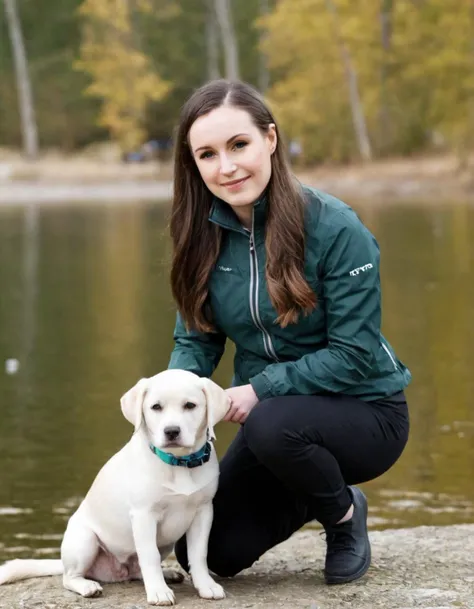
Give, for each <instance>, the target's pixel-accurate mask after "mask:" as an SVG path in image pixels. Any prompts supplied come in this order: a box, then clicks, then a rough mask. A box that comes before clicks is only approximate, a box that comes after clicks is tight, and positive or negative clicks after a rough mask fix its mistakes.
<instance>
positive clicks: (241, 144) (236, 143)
mask: <svg viewBox="0 0 474 609" xmlns="http://www.w3.org/2000/svg"><path fill="white" fill-rule="evenodd" d="M247 143H248V142H235V144H234V148H237V149H238V150H241V149H242V148H245V146H247Z"/></svg>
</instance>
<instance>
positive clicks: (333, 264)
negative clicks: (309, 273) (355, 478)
mask: <svg viewBox="0 0 474 609" xmlns="http://www.w3.org/2000/svg"><path fill="white" fill-rule="evenodd" d="M346 218H347V216H346ZM322 283H323V301H322V303H321V305H320V306H324V310H325V316H326V332H327V346H326V347H324V348H323V349H320V350H318V351H316V352H313V353H308V354H306V355H304V356H303V357H301V358H300V359H298V360H296V361H292V362H281V363H275V364H270V365H268V366H267V367H266V368H265V370H263V372H261V373H260V374H258V375H256V376H254V377H252V378H251V379H250V383H251V384H252V386H253V388H254V390H255V392H256V394H257V396H258V398H259V399H260V400H263V399H265V398H269V397H272V396H279V395H298V394H299V395H310V394H315V393H325V392H333V393H343V392H344V391H345V390H347V389H349V388H350V387H353V386H355V385H357V384H359V383H360V382H361V381H362V380H363V379H365V378H367V376H368V375H369V373H370V369H371V365H372V363H373V361H374V359H375V355H376V353H377V351H378V349H379V348H380V323H381V312H380V309H381V306H380V298H381V297H380V277H379V248H378V245H377V242H376V240H375V239H374V237H373V236H372V235H371V233H370V232H369V231H368V230H367V228H366V227H365V226H364V225H363V224H362V223H361V222H360V221H359V220H358V218H357V217H356V216H354V218H352V217H351V216H349V217H348V222H346V223H345V224H343V225H341V226H339V228H338V229H337V230H336V231H335V233H334V234H333V236H332V238H331V239H330V243H329V245H328V246H327V247H326V249H325V251H324V253H323V257H322Z"/></svg>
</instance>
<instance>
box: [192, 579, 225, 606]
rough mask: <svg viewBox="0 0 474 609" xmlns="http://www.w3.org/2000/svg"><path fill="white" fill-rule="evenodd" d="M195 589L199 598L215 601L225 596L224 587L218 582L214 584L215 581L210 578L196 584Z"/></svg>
mask: <svg viewBox="0 0 474 609" xmlns="http://www.w3.org/2000/svg"><path fill="white" fill-rule="evenodd" d="M209 579H210V578H209ZM196 589H197V591H198V593H199V596H200V597H201V598H206V599H208V600H216V601H217V600H220V599H222V598H225V592H224V588H223V587H222V586H220V585H219V584H216V582H215V581H214V580H212V579H210V581H208V582H205V583H204V584H199V585H197V586H196Z"/></svg>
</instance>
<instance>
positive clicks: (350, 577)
mask: <svg viewBox="0 0 474 609" xmlns="http://www.w3.org/2000/svg"><path fill="white" fill-rule="evenodd" d="M349 492H350V493H351V495H352V504H353V506H354V514H353V516H352V518H351V519H350V520H348V521H347V522H343V523H342V524H335V525H333V526H328V527H325V531H326V542H327V552H326V564H325V568H324V576H325V578H326V583H327V584H344V583H346V582H351V581H354V580H355V579H359V577H362V575H364V573H366V572H367V569H368V568H369V566H370V541H369V535H368V533H367V499H366V498H365V495H364V493H363V492H362V491H361V490H360V489H359V488H357V487H355V486H353V487H349Z"/></svg>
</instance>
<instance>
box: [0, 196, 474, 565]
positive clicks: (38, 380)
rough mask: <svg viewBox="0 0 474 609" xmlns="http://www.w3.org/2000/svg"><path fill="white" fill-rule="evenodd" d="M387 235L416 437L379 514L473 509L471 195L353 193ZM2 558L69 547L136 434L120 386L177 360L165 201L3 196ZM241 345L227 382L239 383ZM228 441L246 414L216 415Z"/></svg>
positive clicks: (421, 517)
mask: <svg viewBox="0 0 474 609" xmlns="http://www.w3.org/2000/svg"><path fill="white" fill-rule="evenodd" d="M355 207H356V208H357V209H358V211H359V213H360V215H361V216H362V218H363V219H364V221H365V222H366V223H367V224H368V225H369V227H370V228H371V229H372V230H373V231H374V233H375V234H376V236H377V238H378V240H379V242H380V245H381V248H382V268H381V272H382V281H383V294H384V309H383V311H384V317H383V330H384V332H385V334H386V335H387V336H388V338H389V340H390V341H391V342H392V343H393V345H394V346H395V348H396V350H397V352H398V353H399V354H400V357H401V358H402V359H403V360H405V361H406V363H407V364H408V365H409V367H410V368H411V370H412V372H413V377H414V381H413V383H412V385H411V387H410V388H409V390H408V396H409V401H410V407H411V439H410V442H409V445H408V447H407V449H406V451H405V454H404V455H403V457H402V459H401V460H400V462H399V463H398V464H397V465H396V466H395V467H394V468H393V469H392V470H391V471H390V472H389V473H388V474H386V475H385V476H383V477H382V478H380V479H379V480H376V481H374V482H372V483H370V484H367V485H365V490H366V491H367V493H368V495H369V500H370V508H371V525H372V526H373V527H386V526H407V525H408V526H411V525H418V524H449V523H454V522H474V512H473V509H474V484H473V482H472V472H473V470H474V468H473V465H474V416H473V409H474V400H473V393H474V392H473V387H474V379H473V374H472V365H471V362H472V359H473V356H474V348H473V344H474V341H473V338H474V337H473V334H474V323H473V322H472V318H473V315H474V298H473V291H474V288H473V285H472V281H470V280H471V270H472V268H473V247H472V245H471V239H470V235H471V234H473V231H474V209H473V208H471V207H469V206H468V205H462V204H452V205H445V206H443V205H437V206H434V207H430V206H429V205H407V204H403V205H397V204H390V203H384V204H383V205H382V204H381V205H379V206H375V205H373V204H371V205H370V206H367V205H362V204H361V205H355ZM0 216H1V222H0V285H1V288H2V289H1V298H0V324H1V332H0V358H1V359H0V364H1V366H2V368H1V370H2V371H3V364H4V362H5V360H7V359H9V358H16V359H18V360H19V370H18V372H17V373H16V374H12V375H8V374H6V373H5V372H2V373H1V374H0V389H1V392H2V396H3V400H2V421H1V425H0V460H1V461H0V462H1V464H2V470H1V471H2V473H1V478H0V481H1V484H0V559H2V558H5V557H9V556H11V555H29V554H31V553H32V552H35V553H36V554H38V555H39V554H44V553H46V554H48V553H50V552H53V553H54V552H56V551H57V547H58V546H59V543H60V537H61V533H62V531H63V529H64V526H65V521H66V519H67V518H68V516H69V514H70V513H71V512H72V511H73V510H74V509H75V507H76V506H77V504H78V502H79V501H80V499H81V496H82V495H83V493H84V492H85V491H86V490H87V488H88V487H89V485H90V483H91V481H92V479H93V477H94V476H95V474H96V473H97V470H98V468H99V467H100V466H101V465H102V464H103V463H104V461H105V460H106V459H107V458H108V457H109V456H110V455H111V454H112V453H113V452H115V451H116V450H117V449H118V448H119V447H120V446H121V445H122V444H123V443H124V442H125V441H126V439H127V438H128V436H129V434H130V432H131V429H130V426H129V424H128V423H127V422H126V421H125V420H124V419H123V418H122V416H121V414H120V409H119V398H120V396H121V395H122V393H123V392H124V391H125V390H126V389H127V388H128V387H129V386H131V385H132V384H133V383H134V382H135V381H136V380H137V379H138V378H140V377H141V376H143V375H151V374H153V373H155V372H156V371H158V370H160V369H162V368H164V367H165V366H166V364H167V361H168V356H169V352H170V349H171V346H172V327H173V323H174V307H173V304H172V302H171V297H170V292H169V288H168V277H167V268H168V255H169V252H168V246H169V243H168V239H167V237H166V223H167V210H166V208H163V207H160V206H152V205H147V204H136V205H130V206H124V205H121V206H119V207H114V206H107V205H94V206H73V207H35V206H29V207H24V208H3V209H1V210H0ZM231 356H232V348H229V349H228V351H227V352H226V355H225V356H224V359H223V361H222V363H221V365H220V366H219V369H218V371H217V374H216V380H217V381H218V382H220V383H222V384H223V385H227V384H228V382H229V379H230V376H231V372H230V371H231V363H232V358H231ZM218 432H219V438H218V443H217V448H218V451H219V452H220V453H222V452H223V450H224V449H225V446H226V445H227V444H228V442H229V441H230V439H231V438H232V436H233V434H234V432H235V427H234V426H233V425H231V424H222V425H220V426H219V429H218Z"/></svg>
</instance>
